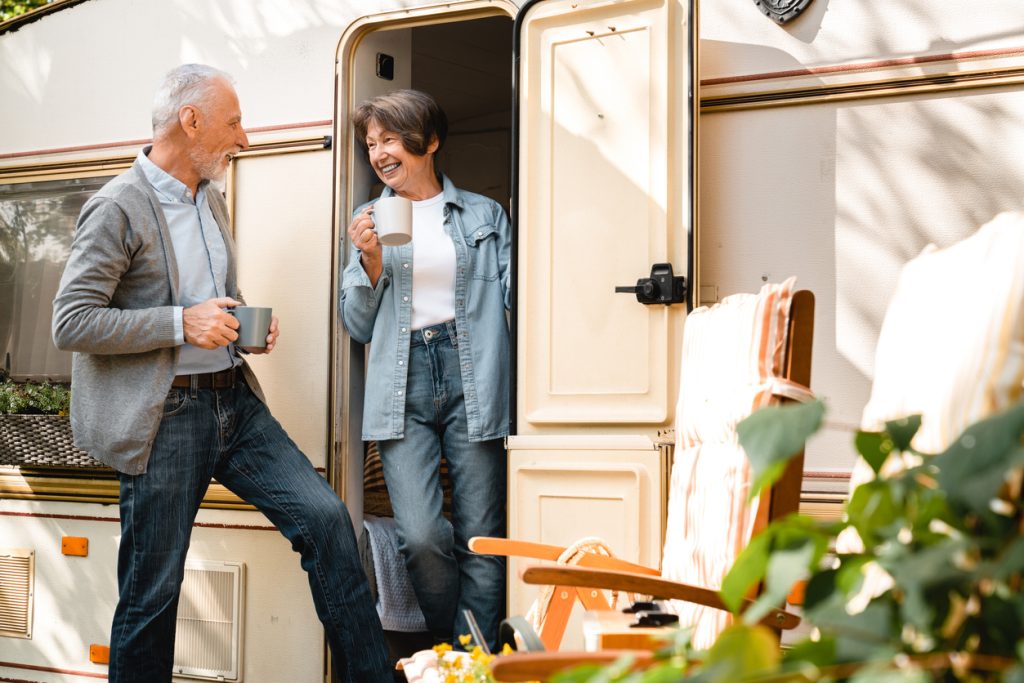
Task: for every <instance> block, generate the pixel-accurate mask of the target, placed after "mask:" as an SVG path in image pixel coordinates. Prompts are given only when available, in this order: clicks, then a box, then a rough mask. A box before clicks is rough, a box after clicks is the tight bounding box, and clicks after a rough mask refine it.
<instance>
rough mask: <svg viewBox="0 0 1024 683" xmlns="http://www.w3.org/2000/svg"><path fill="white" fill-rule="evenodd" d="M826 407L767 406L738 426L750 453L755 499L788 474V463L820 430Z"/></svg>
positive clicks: (815, 402) (745, 447) (823, 405)
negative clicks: (786, 469)
mask: <svg viewBox="0 0 1024 683" xmlns="http://www.w3.org/2000/svg"><path fill="white" fill-rule="evenodd" d="M824 415H825V404H824V403H822V402H821V401H811V402H809V403H799V404H796V405H786V406H768V407H767V408H762V409H761V410H758V411H757V412H755V413H753V414H752V415H750V416H749V417H747V418H746V419H745V420H743V421H742V422H740V423H739V424H738V425H737V426H736V433H737V435H738V436H739V440H740V445H741V446H743V449H744V450H745V451H746V453H747V458H748V459H749V460H750V467H751V470H752V471H753V479H754V482H753V484H752V485H751V487H750V498H751V499H753V498H754V496H756V495H757V494H758V493H760V491H761V489H762V488H763V487H765V486H770V485H771V484H773V483H775V481H776V480H778V478H779V477H780V476H781V475H782V472H783V471H785V468H786V463H787V462H788V461H789V459H790V458H791V457H793V455H795V454H796V453H798V452H799V451H800V449H802V448H803V447H804V443H805V442H806V441H807V439H808V437H810V436H811V435H812V434H814V433H815V432H816V431H818V429H820V428H821V422H822V418H823V417H824Z"/></svg>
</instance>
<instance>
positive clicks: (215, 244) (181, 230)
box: [139, 147, 241, 375]
mask: <svg viewBox="0 0 1024 683" xmlns="http://www.w3.org/2000/svg"><path fill="white" fill-rule="evenodd" d="M149 150H150V148H149V147H146V148H145V149H143V150H142V151H141V152H139V165H140V166H141V167H142V172H143V173H144V174H145V176H146V180H148V181H149V184H150V185H152V186H153V190H155V191H156V196H157V199H159V200H160V208H161V209H162V210H163V212H164V218H165V219H166V220H167V227H168V229H169V230H170V233H171V244H172V246H173V248H174V256H175V259H176V260H177V262H178V301H180V302H181V304H182V305H181V306H178V307H177V310H176V311H175V315H174V334H175V337H176V339H177V340H178V344H180V345H181V351H180V353H179V354H178V366H177V368H176V370H175V374H178V375H192V374H198V373H204V372H218V371H220V370H225V369H227V368H230V367H231V366H232V365H235V364H236V357H235V349H234V344H229V345H228V346H226V347H224V348H220V349H212V350H210V349H201V348H199V347H197V346H193V345H192V344H186V343H185V330H184V322H183V320H182V311H184V309H185V308H187V307H189V306H194V305H196V304H200V303H202V302H204V301H206V300H207V299H213V298H215V297H223V296H226V294H225V287H226V282H227V273H228V255H227V249H226V248H225V247H224V238H223V237H221V234H220V228H219V227H217V221H216V220H214V218H213V213H212V212H211V211H210V203H209V202H208V201H207V198H206V193H207V192H208V191H213V192H216V190H211V189H210V184H209V183H208V182H206V181H203V182H202V183H200V184H199V188H198V190H197V192H196V196H195V198H194V199H193V197H192V192H191V191H190V190H189V189H188V187H187V186H186V185H185V183H183V182H181V181H180V180H178V179H177V178H175V177H174V176H172V175H170V174H169V173H167V172H166V171H164V170H163V169H162V168H160V167H159V166H157V165H156V164H154V163H153V162H152V161H150V160H149V158H148V157H147V156H146V155H147V154H148V153H149ZM238 362H241V361H240V360H239V361H238Z"/></svg>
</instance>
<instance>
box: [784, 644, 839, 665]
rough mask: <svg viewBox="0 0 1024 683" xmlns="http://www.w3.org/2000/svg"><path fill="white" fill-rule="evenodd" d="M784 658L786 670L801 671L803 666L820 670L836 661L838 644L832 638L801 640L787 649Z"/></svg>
mask: <svg viewBox="0 0 1024 683" xmlns="http://www.w3.org/2000/svg"><path fill="white" fill-rule="evenodd" d="M783 657H784V662H783V664H784V668H785V669H786V670H790V669H794V670H799V668H800V665H802V664H810V665H812V666H815V667H818V668H821V667H825V666H829V665H831V664H835V661H836V642H835V640H833V639H832V638H831V637H823V638H821V639H819V640H801V641H799V642H797V643H793V645H791V646H790V647H789V648H787V649H786V651H785V652H784V653H783Z"/></svg>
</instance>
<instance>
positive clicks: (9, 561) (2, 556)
mask: <svg viewBox="0 0 1024 683" xmlns="http://www.w3.org/2000/svg"><path fill="white" fill-rule="evenodd" d="M35 557H36V554H35V552H34V551H32V550H27V549H24V548H0V636H6V637H9V638H31V637H32V595H33V593H34V592H35V591H34V589H33V588H34V587H33V584H34V583H35Z"/></svg>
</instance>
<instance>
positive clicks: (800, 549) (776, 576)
mask: <svg viewBox="0 0 1024 683" xmlns="http://www.w3.org/2000/svg"><path fill="white" fill-rule="evenodd" d="M820 557H821V555H820V553H818V552H817V548H816V546H815V543H814V542H813V541H812V540H811V539H807V540H806V541H805V542H803V543H801V544H799V545H797V546H794V547H790V548H785V549H780V550H776V551H775V552H773V553H772V554H771V556H770V557H769V558H768V567H767V570H766V572H765V586H764V591H762V592H761V595H759V596H758V597H757V600H756V601H754V604H753V605H751V606H750V608H749V609H747V611H746V612H744V613H743V621H744V622H745V623H747V624H749V625H754V624H756V623H758V622H759V621H761V619H762V618H764V616H765V615H766V614H768V612H770V611H771V610H772V609H774V608H776V607H778V606H779V605H782V604H784V603H785V602H786V596H787V595H789V591H790V590H792V588H793V584H795V583H796V582H797V581H799V580H800V579H803V578H804V577H805V576H807V575H808V573H809V572H810V570H811V569H812V568H813V566H814V565H815V564H816V563H817V560H818V559H820Z"/></svg>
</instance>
